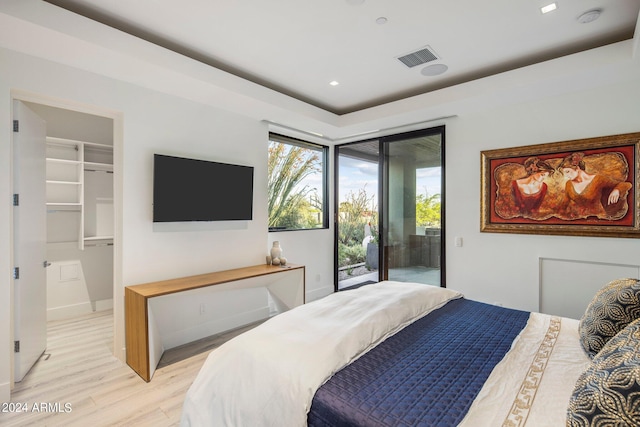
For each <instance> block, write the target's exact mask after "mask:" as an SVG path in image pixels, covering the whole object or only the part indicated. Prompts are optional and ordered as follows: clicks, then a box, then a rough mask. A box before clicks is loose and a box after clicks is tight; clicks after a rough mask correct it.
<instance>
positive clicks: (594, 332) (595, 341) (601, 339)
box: [578, 279, 640, 359]
mask: <svg viewBox="0 0 640 427" xmlns="http://www.w3.org/2000/svg"><path fill="white" fill-rule="evenodd" d="M638 318H640V280H638V279H618V280H614V281H612V282H610V283H608V284H607V285H605V286H604V287H603V288H602V289H600V290H599V291H598V293H596V295H595V296H594V297H593V300H591V303H589V306H588V307H587V310H586V311H585V313H584V316H582V319H580V325H579V327H578V332H579V333H580V343H581V344H582V348H584V351H585V352H587V354H588V355H589V357H591V358H592V359H593V357H594V356H595V355H596V354H597V353H598V352H599V351H600V349H602V347H603V346H604V345H605V344H606V343H607V341H609V340H610V339H611V338H612V337H614V336H615V335H616V334H617V333H618V332H620V331H621V330H622V329H624V328H625V327H626V326H627V325H628V324H629V323H631V322H633V321H634V320H636V319H638Z"/></svg>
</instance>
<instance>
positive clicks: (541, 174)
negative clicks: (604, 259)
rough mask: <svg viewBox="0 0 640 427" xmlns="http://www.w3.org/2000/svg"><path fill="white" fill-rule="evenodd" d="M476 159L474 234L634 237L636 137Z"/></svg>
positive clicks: (638, 221) (639, 151) (639, 225)
mask: <svg viewBox="0 0 640 427" xmlns="http://www.w3.org/2000/svg"><path fill="white" fill-rule="evenodd" d="M480 155H481V185H482V188H481V193H482V195H481V202H480V203H481V208H480V209H481V212H480V217H481V225H480V230H481V231H483V232H493V233H525V234H560V235H574V236H575V235H579V236H600V237H640V209H639V201H640V185H639V177H638V170H639V169H640V168H639V165H640V163H639V162H640V133H629V134H622V135H613V136H604V137H598V138H589V139H580V140H573V141H563V142H555V143H549V144H539V145H529V146H523V147H514V148H506V149H498V150H488V151H482V152H481V153H480Z"/></svg>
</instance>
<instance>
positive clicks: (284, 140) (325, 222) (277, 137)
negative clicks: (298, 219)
mask: <svg viewBox="0 0 640 427" xmlns="http://www.w3.org/2000/svg"><path fill="white" fill-rule="evenodd" d="M272 141H273V142H278V143H281V144H288V145H294V146H297V147H302V148H307V149H311V150H317V151H319V152H320V154H321V163H322V167H321V172H322V188H321V190H320V192H321V194H322V210H321V211H322V225H321V226H318V227H312V228H285V227H269V232H282V231H307V230H326V229H328V228H329V162H328V159H329V147H328V146H326V145H322V144H318V143H315V142H310V141H305V140H302V139H298V138H293V137H290V136H286V135H282V134H279V133H275V132H269V141H268V142H269V143H271V142H272ZM267 191H268V189H267ZM267 215H269V212H267Z"/></svg>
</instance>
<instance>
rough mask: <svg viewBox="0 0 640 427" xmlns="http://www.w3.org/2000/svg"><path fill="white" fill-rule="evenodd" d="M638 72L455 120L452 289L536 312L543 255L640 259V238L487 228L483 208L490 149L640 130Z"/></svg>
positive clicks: (450, 163)
mask: <svg viewBox="0 0 640 427" xmlns="http://www.w3.org/2000/svg"><path fill="white" fill-rule="evenodd" d="M636 76H637V77H636V79H635V80H632V81H626V82H623V83H615V82H616V80H617V79H616V77H617V76H616V75H611V79H610V82H611V84H610V85H605V86H602V87H597V88H594V89H592V90H585V91H580V92H574V93H568V94H563V95H558V96H553V97H547V98H544V99H540V100H535V101H530V102H523V103H517V104H513V105H510V106H508V107H501V108H489V109H487V110H485V111H481V112H476V113H472V114H468V115H461V116H460V117H458V118H457V119H455V120H452V121H451V122H450V123H448V124H447V128H446V180H447V181H446V182H447V187H446V191H447V193H446V197H447V199H446V203H447V207H446V209H447V225H446V227H447V230H446V231H447V239H448V240H447V252H446V256H447V286H448V287H450V288H454V289H457V290H460V291H462V292H464V293H465V294H466V296H467V297H470V298H474V299H478V300H481V301H486V302H501V303H503V304H504V305H505V306H509V307H514V308H519V309H524V310H534V311H536V310H538V301H539V278H540V273H539V259H540V258H556V259H566V260H574V261H586V262H598V263H611V264H629V265H636V266H637V265H639V264H640V240H638V239H627V238H621V239H614V238H599V237H569V236H542V235H525V234H497V233H481V232H480V209H479V205H480V151H482V150H490V149H498V148H507V147H514V146H521V145H530V144H542V143H548V142H558V141H566V140H572V139H579V138H590V137H596V136H605V135H614V134H620V133H628V132H638V131H640V121H639V120H638V118H639V117H640V73H639V74H637V75H636ZM456 236H460V237H462V238H463V246H462V247H455V246H454V237H456ZM614 278H615V277H614ZM564 279H565V280H566V281H567V282H571V281H572V279H573V277H572V276H571V275H567V277H565V278H564ZM602 284H603V285H604V283H602ZM572 285H573V283H572ZM588 292H591V290H589V291H588ZM585 308H586V307H585Z"/></svg>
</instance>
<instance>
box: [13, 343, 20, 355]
mask: <svg viewBox="0 0 640 427" xmlns="http://www.w3.org/2000/svg"><path fill="white" fill-rule="evenodd" d="M13 352H14V353H20V341H14V342H13Z"/></svg>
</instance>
